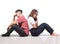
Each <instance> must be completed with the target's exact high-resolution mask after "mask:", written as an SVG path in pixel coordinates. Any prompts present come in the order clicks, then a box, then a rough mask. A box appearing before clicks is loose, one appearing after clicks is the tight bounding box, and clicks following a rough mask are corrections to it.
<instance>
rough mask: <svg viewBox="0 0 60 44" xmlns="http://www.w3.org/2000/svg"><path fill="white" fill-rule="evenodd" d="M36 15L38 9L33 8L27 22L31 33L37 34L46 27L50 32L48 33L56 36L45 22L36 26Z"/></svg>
mask: <svg viewBox="0 0 60 44" xmlns="http://www.w3.org/2000/svg"><path fill="white" fill-rule="evenodd" d="M37 15H38V11H37V10H36V9H33V10H32V11H31V13H30V15H29V16H28V24H29V29H30V32H31V35H32V36H38V35H40V34H41V33H42V32H43V31H44V29H46V30H47V31H48V32H49V33H50V35H52V36H57V34H55V33H54V30H53V29H52V28H51V27H50V26H49V25H48V24H47V23H42V24H41V25H39V26H38V20H37Z"/></svg>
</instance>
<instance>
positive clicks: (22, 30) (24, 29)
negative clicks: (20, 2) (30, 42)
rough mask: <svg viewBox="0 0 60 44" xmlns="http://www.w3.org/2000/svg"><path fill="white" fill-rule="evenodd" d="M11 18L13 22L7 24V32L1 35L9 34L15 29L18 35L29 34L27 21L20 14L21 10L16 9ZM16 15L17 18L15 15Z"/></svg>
mask: <svg viewBox="0 0 60 44" xmlns="http://www.w3.org/2000/svg"><path fill="white" fill-rule="evenodd" d="M15 13H16V14H15V15H14V18H13V22H12V23H11V24H10V25H9V26H8V29H7V32H6V33H5V34H2V36H10V34H11V33H12V32H13V31H14V30H15V31H16V32H17V33H18V34H19V35H20V36H28V35H29V27H28V22H27V20H26V19H25V17H24V16H23V15H22V10H19V9H18V10H16V11H15ZM16 16H17V19H15V17H16Z"/></svg>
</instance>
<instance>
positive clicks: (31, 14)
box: [28, 9, 38, 21]
mask: <svg viewBox="0 0 60 44" xmlns="http://www.w3.org/2000/svg"><path fill="white" fill-rule="evenodd" d="M36 12H38V11H37V10H36V9H33V10H32V11H31V13H30V15H29V16H28V17H33V15H34V14H36ZM36 15H37V14H36ZM33 18H34V17H33ZM34 20H35V21H36V20H37V18H34Z"/></svg>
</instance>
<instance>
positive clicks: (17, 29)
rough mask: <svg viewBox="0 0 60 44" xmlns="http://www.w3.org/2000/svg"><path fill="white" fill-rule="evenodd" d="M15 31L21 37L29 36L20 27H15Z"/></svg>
mask: <svg viewBox="0 0 60 44" xmlns="http://www.w3.org/2000/svg"><path fill="white" fill-rule="evenodd" d="M15 31H16V32H17V33H18V34H19V35H20V36H22V37H23V36H28V35H27V34H26V33H25V32H24V29H22V28H20V27H19V26H18V25H16V27H15Z"/></svg>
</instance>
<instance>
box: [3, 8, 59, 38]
mask: <svg viewBox="0 0 60 44" xmlns="http://www.w3.org/2000/svg"><path fill="white" fill-rule="evenodd" d="M22 13H23V12H22V10H20V9H18V10H16V11H15V15H14V18H13V21H12V23H11V24H10V25H9V26H8V28H7V32H6V33H5V34H2V36H3V37H6V36H10V34H11V33H12V32H13V31H14V30H15V31H16V32H17V33H18V34H19V36H21V37H25V36H28V35H29V32H30V33H31V35H32V36H39V35H40V34H41V33H42V32H43V31H44V30H45V29H46V30H47V31H48V32H49V33H50V35H51V36H58V34H56V33H54V30H53V29H52V28H51V27H50V26H49V25H48V24H47V23H42V24H40V25H38V19H37V16H38V11H37V10H36V9H33V10H32V11H31V13H30V14H29V16H28V20H26V18H25V17H24V15H23V14H22ZM15 17H17V19H15Z"/></svg>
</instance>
